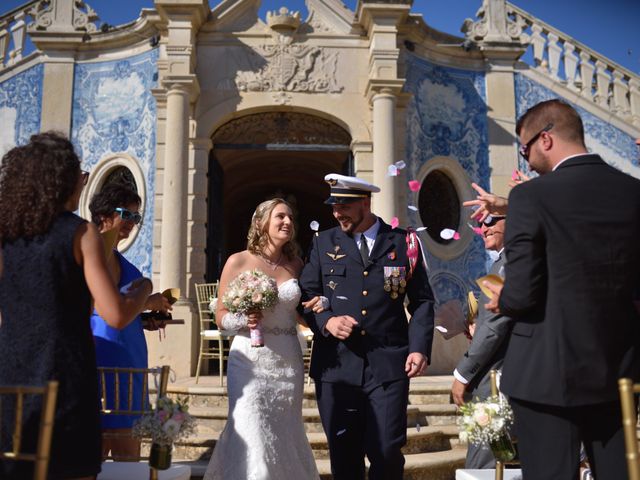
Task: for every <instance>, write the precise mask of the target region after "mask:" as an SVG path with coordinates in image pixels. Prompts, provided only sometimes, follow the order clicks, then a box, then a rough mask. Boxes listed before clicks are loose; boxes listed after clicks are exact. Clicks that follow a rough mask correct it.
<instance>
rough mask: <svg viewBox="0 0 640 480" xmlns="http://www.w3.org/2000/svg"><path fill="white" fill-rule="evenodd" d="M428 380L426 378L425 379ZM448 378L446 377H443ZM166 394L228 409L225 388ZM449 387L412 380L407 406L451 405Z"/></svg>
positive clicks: (309, 392) (183, 387) (309, 403)
mask: <svg viewBox="0 0 640 480" xmlns="http://www.w3.org/2000/svg"><path fill="white" fill-rule="evenodd" d="M426 378H428V377H426ZM445 378H448V377H445ZM168 392H169V394H170V395H172V396H176V397H181V398H187V399H188V402H189V406H190V407H228V406H229V401H228V398H227V388H226V386H224V387H220V386H219V385H217V384H216V385H199V384H193V382H189V383H183V384H171V385H170V386H169V389H168ZM450 393H451V385H450V382H448V381H446V380H445V381H438V382H436V381H425V380H421V379H414V380H412V381H411V384H410V389H409V404H412V405H426V404H449V403H451V395H450ZM302 406H303V407H304V408H316V407H317V403H316V398H315V388H314V386H313V384H312V385H306V384H305V386H304V394H303V400H302Z"/></svg>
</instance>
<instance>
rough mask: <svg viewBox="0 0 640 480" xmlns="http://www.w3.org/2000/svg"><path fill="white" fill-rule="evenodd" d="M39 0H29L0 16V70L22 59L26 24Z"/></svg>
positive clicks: (25, 39)
mask: <svg viewBox="0 0 640 480" xmlns="http://www.w3.org/2000/svg"><path fill="white" fill-rule="evenodd" d="M38 2H39V0H31V1H30V2H27V3H25V4H23V5H21V6H19V7H16V8H14V9H13V10H11V11H9V12H7V13H5V14H3V15H2V16H1V17H0V72H1V71H2V70H4V69H5V68H7V67H10V66H12V65H14V64H16V63H17V62H19V61H20V60H21V59H22V56H23V54H24V49H25V44H26V41H27V25H28V24H30V23H31V19H32V12H33V9H34V8H35V6H36V4H37V3H38Z"/></svg>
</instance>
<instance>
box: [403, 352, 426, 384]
mask: <svg viewBox="0 0 640 480" xmlns="http://www.w3.org/2000/svg"><path fill="white" fill-rule="evenodd" d="M426 369H427V357H425V356H424V355H423V354H421V353H420V352H413V353H410V354H409V356H408V357H407V361H406V362H405V364H404V371H405V372H407V377H409V378H413V377H417V376H418V375H422V374H423V373H424V371H425V370H426Z"/></svg>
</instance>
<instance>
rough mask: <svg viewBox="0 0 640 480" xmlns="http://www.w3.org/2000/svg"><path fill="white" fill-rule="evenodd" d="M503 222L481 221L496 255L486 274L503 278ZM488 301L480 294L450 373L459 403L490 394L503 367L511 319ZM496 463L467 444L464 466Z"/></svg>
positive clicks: (488, 245)
mask: <svg viewBox="0 0 640 480" xmlns="http://www.w3.org/2000/svg"><path fill="white" fill-rule="evenodd" d="M505 224H506V217H500V216H491V215H490V216H489V217H487V218H486V219H485V220H484V221H483V222H480V225H481V226H480V228H481V229H482V238H483V240H484V246H485V248H486V249H487V250H489V251H492V252H495V254H496V255H498V258H497V259H496V261H495V262H494V264H493V265H492V266H491V269H490V271H489V273H490V274H494V275H498V276H500V277H504V266H505V258H504V252H503V250H504V230H505ZM488 301H489V298H487V296H486V295H485V294H484V293H482V294H481V296H480V301H479V305H480V309H479V312H478V319H477V320H476V326H475V331H474V333H473V339H472V341H471V345H469V349H468V350H467V352H466V353H465V354H464V356H463V357H462V359H461V360H460V361H459V362H458V365H457V366H456V369H455V370H454V372H453V375H454V377H455V379H454V381H453V385H452V387H451V395H452V397H453V401H454V402H455V404H456V405H458V406H460V405H462V404H463V403H464V402H465V401H469V400H472V399H475V398H478V399H480V400H484V399H486V398H488V397H490V396H491V378H490V375H489V372H490V371H491V370H492V369H495V370H500V369H501V368H502V362H503V360H504V354H505V352H506V349H507V340H508V338H509V334H510V332H511V325H512V322H511V319H510V318H509V317H507V316H505V315H500V314H494V313H493V312H490V311H489V310H487V309H486V308H484V305H485V303H487V302H488ZM495 465H496V459H495V457H494V456H493V453H491V450H490V449H489V447H487V446H483V447H479V446H476V445H473V444H469V446H468V448H467V459H466V462H465V468H495Z"/></svg>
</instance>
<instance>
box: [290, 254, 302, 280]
mask: <svg viewBox="0 0 640 480" xmlns="http://www.w3.org/2000/svg"><path fill="white" fill-rule="evenodd" d="M287 263H288V265H289V266H290V268H291V270H292V273H293V275H294V277H295V278H298V277H299V276H300V273H301V272H302V268H303V267H304V261H303V260H302V258H300V257H298V256H297V255H296V256H295V257H293V258H292V259H291V260H289V261H288V262H287Z"/></svg>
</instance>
